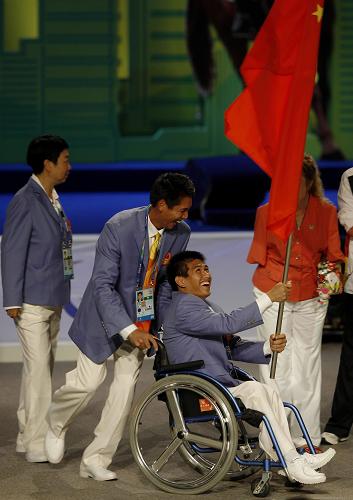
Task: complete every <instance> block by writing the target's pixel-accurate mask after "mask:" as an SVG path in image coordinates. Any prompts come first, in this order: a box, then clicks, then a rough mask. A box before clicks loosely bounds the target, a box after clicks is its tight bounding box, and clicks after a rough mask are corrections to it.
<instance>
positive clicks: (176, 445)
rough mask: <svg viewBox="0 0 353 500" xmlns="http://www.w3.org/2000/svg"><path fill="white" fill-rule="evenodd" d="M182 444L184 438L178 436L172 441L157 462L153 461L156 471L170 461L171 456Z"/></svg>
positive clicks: (153, 467) (153, 468)
mask: <svg viewBox="0 0 353 500" xmlns="http://www.w3.org/2000/svg"><path fill="white" fill-rule="evenodd" d="M181 444H182V440H181V439H179V438H178V437H177V436H176V437H175V438H174V439H173V441H171V443H170V444H169V445H168V446H167V448H166V449H165V450H164V451H163V453H162V454H161V455H160V456H159V457H158V458H157V460H156V461H155V462H153V464H152V467H151V469H152V470H153V471H154V472H158V471H160V470H161V468H162V467H163V466H164V465H165V464H166V463H167V462H168V460H169V459H170V457H171V456H172V455H174V453H175V452H176V450H177V449H178V448H179V446H180V445H181Z"/></svg>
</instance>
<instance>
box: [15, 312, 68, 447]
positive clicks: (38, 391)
mask: <svg viewBox="0 0 353 500" xmlns="http://www.w3.org/2000/svg"><path fill="white" fill-rule="evenodd" d="M61 310H62V308H61V307H49V306H45V307H43V306H35V305H31V304H23V305H22V312H21V314H20V316H19V318H17V319H16V320H15V324H16V329H17V334H18V336H19V339H20V341H21V346H22V355H23V367H22V380H21V389H20V401H19V406H18V410H17V419H18V427H19V433H18V436H17V447H18V449H21V448H23V451H27V452H30V453H37V454H43V453H44V437H45V434H46V432H47V429H48V425H47V422H46V415H47V412H48V408H49V405H50V402H51V391H52V385H51V375H52V371H53V364H54V356H55V350H56V344H57V337H58V333H59V327H60V317H61Z"/></svg>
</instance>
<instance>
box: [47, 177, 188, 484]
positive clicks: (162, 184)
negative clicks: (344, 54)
mask: <svg viewBox="0 0 353 500" xmlns="http://www.w3.org/2000/svg"><path fill="white" fill-rule="evenodd" d="M193 194H194V186H193V184H192V182H191V180H190V179H189V178H188V177H187V176H185V175H182V174H178V173H166V174H163V175H161V176H160V177H159V178H158V179H157V180H156V181H155V183H154V185H153V186H152V189H151V193H150V201H151V206H149V207H141V208H135V209H132V210H126V211H123V212H120V213H118V214H116V215H115V216H114V217H112V218H111V219H110V220H109V221H108V222H107V223H106V225H105V227H104V229H103V231H102V233H101V235H100V237H99V240H98V243H97V248H96V257H95V263H94V268H93V273H92V277H91V279H90V281H89V283H88V286H87V288H86V291H85V293H84V295H83V298H82V301H81V304H80V306H79V309H78V312H77V314H76V316H75V319H74V321H73V323H72V326H71V328H70V331H69V335H70V337H71V338H72V340H73V341H74V342H75V343H76V345H77V346H78V348H79V350H80V352H79V356H78V361H77V367H76V369H75V370H73V371H71V372H69V373H68V374H67V375H66V384H65V385H64V386H62V387H61V388H60V389H59V390H58V391H56V393H55V394H54V396H53V403H52V405H51V408H50V411H49V414H48V420H49V426H50V429H49V431H48V434H47V438H46V450H47V454H48V458H49V461H50V462H52V463H58V462H60V461H61V459H62V457H63V454H64V437H65V432H66V430H67V428H68V427H69V425H70V423H71V421H72V420H73V419H74V417H75V416H76V415H77V414H78V413H79V412H80V411H81V410H82V409H83V408H84V407H85V406H86V405H87V403H88V402H89V400H90V399H91V398H92V396H93V394H94V392H95V390H96V389H97V387H98V386H99V385H100V384H101V383H102V382H103V380H104V378H105V376H106V360H107V358H108V357H109V356H111V355H113V357H114V365H115V366H114V379H113V382H112V384H111V386H110V391H109V396H108V399H107V401H106V404H105V406H104V408H103V412H102V417H101V420H100V422H99V424H98V426H97V427H96V429H95V438H94V440H93V442H92V443H91V444H90V445H89V446H88V448H86V450H85V451H84V454H83V457H82V462H81V467H80V475H81V476H82V477H92V478H93V479H96V480H98V481H106V480H112V479H116V477H117V476H116V474H115V472H113V471H110V470H108V467H109V465H110V463H111V461H112V458H113V455H114V453H115V451H116V448H117V446H118V444H119V441H120V439H121V437H122V433H123V430H124V427H125V422H126V420H127V417H128V414H129V411H130V407H131V403H132V399H133V395H134V389H135V384H136V380H137V377H138V374H139V371H140V367H141V365H142V361H143V358H144V350H146V349H148V348H149V347H150V346H151V345H153V346H154V347H156V342H155V340H154V338H153V336H152V335H151V333H153V332H157V331H158V329H159V327H160V325H161V324H162V322H163V317H164V312H165V310H166V307H167V305H168V304H169V302H170V299H171V288H170V285H169V284H168V281H167V278H166V272H165V270H166V264H167V263H168V262H169V260H170V258H171V256H172V255H173V254H175V253H178V252H180V251H182V250H184V249H185V248H186V246H187V243H188V241H189V236H190V228H189V226H188V225H187V224H186V223H185V222H184V219H186V218H187V216H188V211H189V209H190V207H191V203H192V196H193ZM152 254H153V256H152ZM141 296H143V297H145V298H146V300H145V307H143V308H141V307H140V304H141V300H140V298H141ZM152 297H154V299H152ZM153 308H154V310H155V311H154V313H153ZM146 311H147V313H146ZM151 316H154V319H153V320H152V323H151Z"/></svg>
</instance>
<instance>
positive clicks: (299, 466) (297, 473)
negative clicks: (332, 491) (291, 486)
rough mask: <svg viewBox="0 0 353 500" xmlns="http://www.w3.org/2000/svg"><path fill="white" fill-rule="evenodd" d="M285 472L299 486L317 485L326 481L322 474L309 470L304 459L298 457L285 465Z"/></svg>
mask: <svg viewBox="0 0 353 500" xmlns="http://www.w3.org/2000/svg"><path fill="white" fill-rule="evenodd" d="M287 470H288V473H289V476H290V478H291V479H292V480H294V481H298V483H301V484H319V483H324V482H325V481H326V476H325V474H323V473H322V472H316V471H315V470H313V469H312V468H310V467H309V466H308V465H307V463H306V461H305V459H304V457H299V458H296V459H295V460H293V462H290V463H288V464H287Z"/></svg>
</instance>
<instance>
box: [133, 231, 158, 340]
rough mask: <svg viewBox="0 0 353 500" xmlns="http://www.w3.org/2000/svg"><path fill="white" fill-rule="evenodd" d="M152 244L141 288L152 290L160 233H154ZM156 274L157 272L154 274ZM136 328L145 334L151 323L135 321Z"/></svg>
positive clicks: (148, 321)
mask: <svg viewBox="0 0 353 500" xmlns="http://www.w3.org/2000/svg"><path fill="white" fill-rule="evenodd" d="M153 238H154V239H153V242H152V245H151V248H150V255H149V258H148V264H147V270H146V274H145V279H144V280H143V288H151V287H152V288H154V286H155V283H152V273H153V271H156V259H157V256H158V247H159V243H160V240H161V235H160V233H156V234H155V235H154V237H153ZM155 274H157V272H155ZM135 324H136V326H137V327H138V328H140V329H141V330H144V331H145V332H148V331H149V329H150V326H151V321H150V320H146V321H136V322H135Z"/></svg>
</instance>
